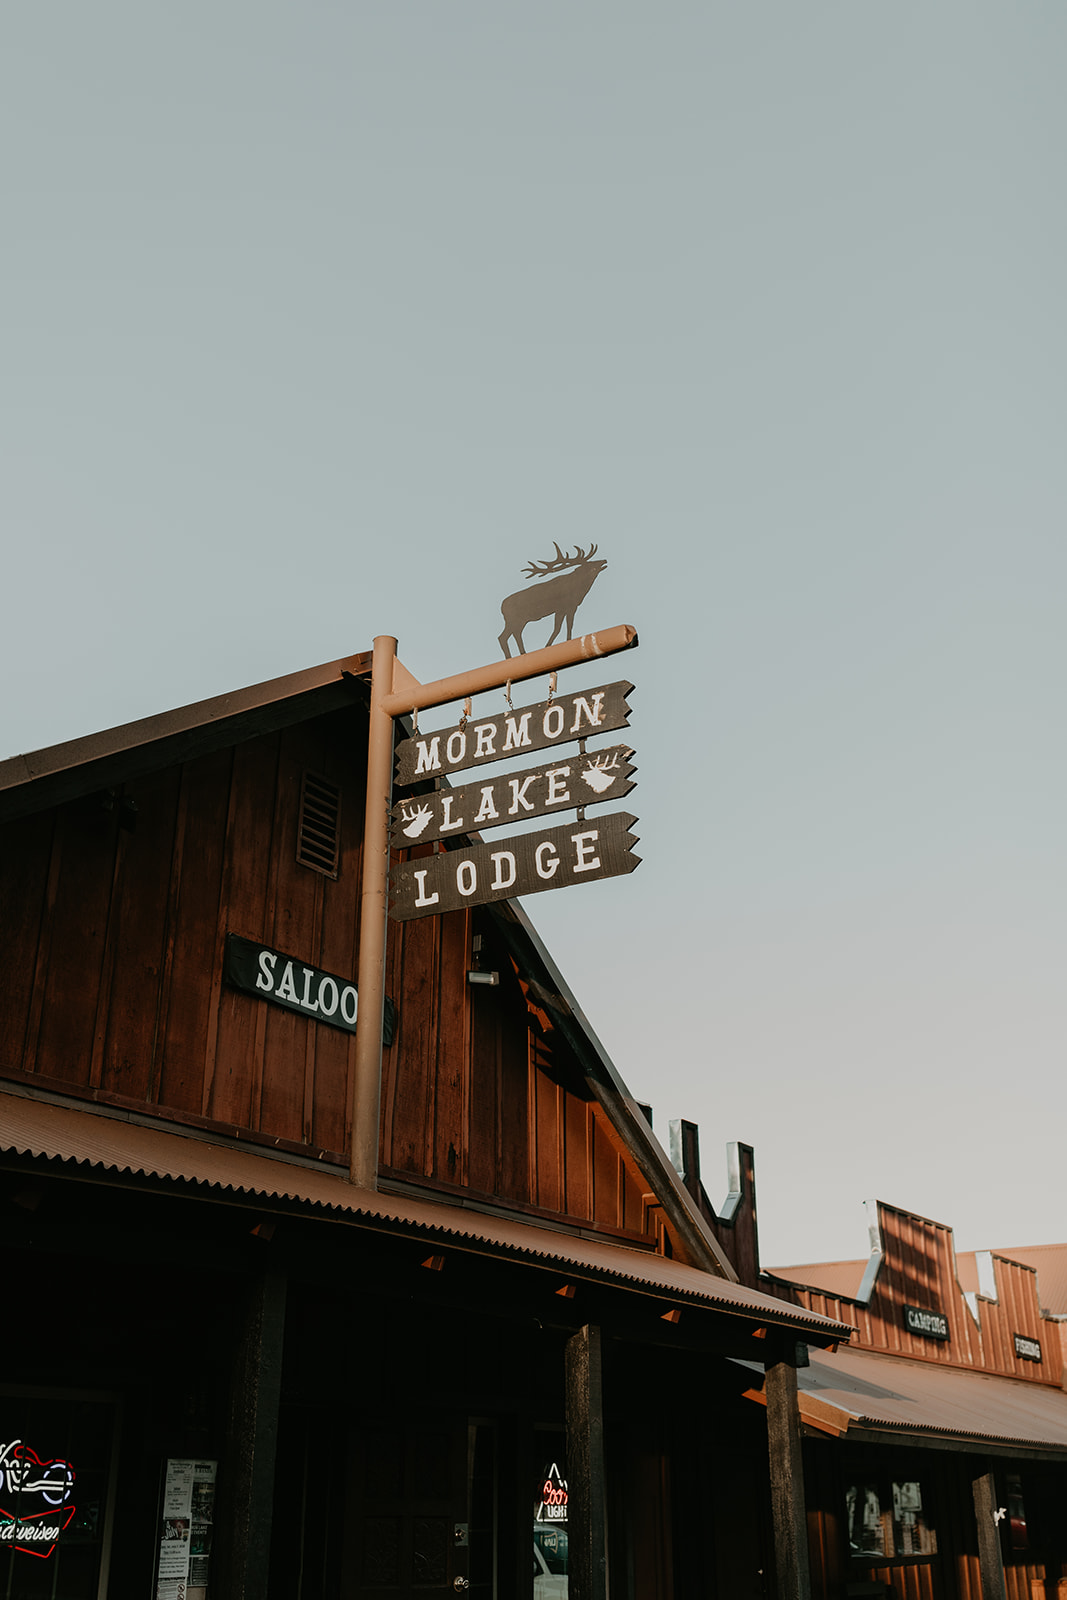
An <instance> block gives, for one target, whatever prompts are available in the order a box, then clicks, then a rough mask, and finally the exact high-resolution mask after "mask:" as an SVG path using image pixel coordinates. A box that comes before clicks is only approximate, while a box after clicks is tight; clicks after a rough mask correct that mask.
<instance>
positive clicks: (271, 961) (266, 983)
mask: <svg viewBox="0 0 1067 1600" xmlns="http://www.w3.org/2000/svg"><path fill="white" fill-rule="evenodd" d="M277 965H278V957H277V956H276V955H275V954H274V951H273V950H261V951H260V952H259V977H258V978H257V979H256V988H257V989H266V991H267V993H268V994H270V992H271V990H272V989H273V988H274V969H275V967H276V966H277Z"/></svg>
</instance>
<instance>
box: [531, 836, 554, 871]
mask: <svg viewBox="0 0 1067 1600" xmlns="http://www.w3.org/2000/svg"><path fill="white" fill-rule="evenodd" d="M534 866H535V867H536V868H537V876H538V877H539V878H552V877H555V874H556V871H557V869H558V867H559V856H558V855H557V854H556V847H555V845H554V844H553V843H552V841H551V839H546V840H545V842H544V844H539V845H538V846H537V849H536V850H535V851H534Z"/></svg>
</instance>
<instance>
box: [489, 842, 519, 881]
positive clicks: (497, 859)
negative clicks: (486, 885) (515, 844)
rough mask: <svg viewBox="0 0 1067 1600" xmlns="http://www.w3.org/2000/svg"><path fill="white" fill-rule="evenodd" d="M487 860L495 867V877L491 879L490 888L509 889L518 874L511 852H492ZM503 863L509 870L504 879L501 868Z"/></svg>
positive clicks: (502, 868)
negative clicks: (505, 863)
mask: <svg viewBox="0 0 1067 1600" xmlns="http://www.w3.org/2000/svg"><path fill="white" fill-rule="evenodd" d="M489 859H490V861H492V862H493V863H494V864H495V866H496V876H495V877H494V878H493V882H492V887H493V888H494V889H510V888H511V886H512V884H513V883H514V882H515V878H516V875H517V872H518V868H517V867H516V864H515V857H514V856H513V855H512V853H511V851H510V850H494V851H493V853H492V855H491V856H490V857H489ZM505 861H506V862H507V864H508V866H509V867H510V868H511V871H510V872H509V874H508V876H507V877H506V878H505V876H504V867H503V863H504V862H505Z"/></svg>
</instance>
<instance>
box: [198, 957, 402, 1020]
mask: <svg viewBox="0 0 1067 1600" xmlns="http://www.w3.org/2000/svg"><path fill="white" fill-rule="evenodd" d="M225 973H226V977H227V979H228V980H229V981H230V983H232V984H233V985H234V987H235V988H237V989H241V990H243V991H244V993H245V994H250V995H254V996H255V997H256V998H257V999H260V1000H270V1001H272V1002H273V1003H275V1004H276V1005H282V1006H285V1007H286V1008H287V1009H288V1010H290V1011H296V1012H297V1013H298V1014H299V1015H300V1016H303V1017H308V1018H309V1019H311V1020H313V1021H315V1022H329V1024H330V1026H331V1027H334V1028H348V1029H351V1028H352V1027H354V1025H355V1021H356V1016H357V1013H358V1010H359V995H358V993H357V990H356V985H355V984H354V983H352V982H351V981H350V980H349V979H348V978H345V977H339V976H338V975H337V974H336V973H331V972H322V971H320V970H319V968H318V967H313V966H311V965H310V963H308V962H305V961H301V960H299V959H298V958H297V957H294V956H286V955H283V954H282V953H281V952H280V951H278V950H267V949H264V948H263V947H262V946H261V945H258V944H254V943H253V942H252V940H250V939H244V938H241V937H240V935H238V934H235V933H230V934H227V936H226V965H225ZM391 1030H392V1023H391V1022H390V1023H389V1024H388V1026H387V1029H386V1032H387V1033H388V1036H389V1037H388V1039H387V1042H390V1041H391V1039H392V1031H391Z"/></svg>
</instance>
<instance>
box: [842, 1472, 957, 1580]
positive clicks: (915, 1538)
mask: <svg viewBox="0 0 1067 1600" xmlns="http://www.w3.org/2000/svg"><path fill="white" fill-rule="evenodd" d="M845 1521H846V1525H847V1527H848V1542H849V1553H850V1554H851V1555H852V1556H853V1557H859V1558H860V1559H861V1560H862V1559H863V1558H864V1557H866V1558H868V1559H871V1558H874V1559H877V1558H879V1557H881V1558H882V1559H885V1558H886V1557H890V1558H892V1557H896V1556H933V1555H936V1554H937V1534H936V1532H935V1531H934V1528H933V1526H932V1524H931V1521H930V1512H929V1508H928V1507H927V1506H925V1505H924V1503H923V1489H922V1485H921V1484H920V1483H919V1482H918V1481H917V1480H916V1479H914V1478H910V1479H900V1478H886V1477H883V1476H882V1475H881V1474H874V1473H868V1474H866V1475H865V1476H864V1478H863V1480H862V1481H860V1482H856V1483H851V1484H849V1486H848V1488H847V1489H846V1490H845Z"/></svg>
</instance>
